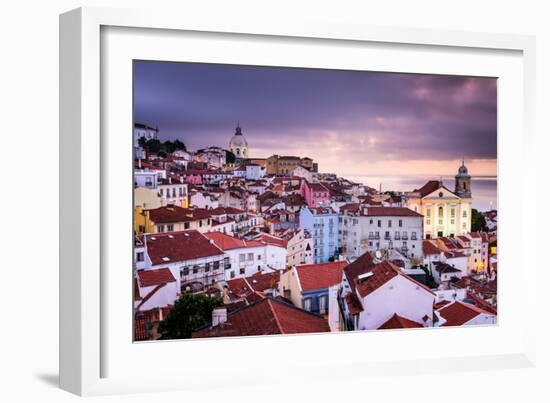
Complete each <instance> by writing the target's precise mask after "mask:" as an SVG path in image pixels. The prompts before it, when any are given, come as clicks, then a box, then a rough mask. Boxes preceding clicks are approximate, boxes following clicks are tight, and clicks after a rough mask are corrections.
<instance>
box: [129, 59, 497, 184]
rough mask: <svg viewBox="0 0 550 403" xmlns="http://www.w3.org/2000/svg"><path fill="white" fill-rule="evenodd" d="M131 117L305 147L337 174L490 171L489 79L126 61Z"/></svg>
mask: <svg viewBox="0 0 550 403" xmlns="http://www.w3.org/2000/svg"><path fill="white" fill-rule="evenodd" d="M134 74H135V76H134V83H135V107H134V111H135V120H136V121H137V122H140V123H145V124H149V125H152V126H158V127H159V129H160V137H161V139H162V140H164V139H175V138H179V139H181V140H182V141H183V142H185V144H186V145H187V146H188V148H190V149H196V148H201V147H205V146H208V145H217V146H221V147H227V143H228V141H229V139H230V138H231V136H232V134H233V132H234V127H235V125H236V122H237V121H240V124H241V126H242V128H243V133H244V134H245V136H246V138H247V141H248V144H249V148H250V151H249V154H250V155H251V156H257V157H267V156H269V155H271V154H275V153H276V154H291V155H301V156H306V155H307V156H309V157H312V158H314V159H316V160H317V161H318V162H319V167H320V170H321V171H323V172H337V173H339V174H341V175H357V174H362V173H367V172H368V174H371V175H397V174H405V173H406V174H422V175H424V174H430V175H449V174H454V173H455V172H456V168H457V164H458V163H459V161H460V160H461V159H462V158H463V157H464V158H465V159H466V163H467V165H468V167H469V169H470V173H471V174H472V175H496V156H497V146H496V140H497V129H496V128H497V121H496V116H497V97H496V92H497V89H496V79H493V78H474V77H459V76H436V75H416V74H397V73H377V72H354V71H335V70H320V69H292V68H273V67H251V66H230V65H212V64H192V63H166V62H135V70H134Z"/></svg>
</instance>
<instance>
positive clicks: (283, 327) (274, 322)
mask: <svg viewBox="0 0 550 403" xmlns="http://www.w3.org/2000/svg"><path fill="white" fill-rule="evenodd" d="M329 331H330V328H329V326H328V322H327V321H326V320H325V319H323V318H322V317H320V316H317V315H315V314H312V313H310V312H307V311H304V310H302V309H299V308H296V307H294V306H292V305H290V304H287V303H285V302H283V301H281V300H280V299H274V298H264V299H261V300H259V301H256V302H254V303H252V304H250V305H248V306H246V307H245V308H242V309H239V310H237V311H234V312H232V313H229V314H228V316H227V322H225V323H224V324H222V325H218V326H215V327H211V326H209V327H205V328H203V329H200V330H198V331H196V332H194V333H193V335H192V337H193V338H201V337H228V336H260V335H268V334H292V333H319V332H329Z"/></svg>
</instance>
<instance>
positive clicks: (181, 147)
mask: <svg viewBox="0 0 550 403" xmlns="http://www.w3.org/2000/svg"><path fill="white" fill-rule="evenodd" d="M174 149H175V150H183V151H187V147H185V144H184V143H183V142H182V141H180V140H179V139H176V140H174Z"/></svg>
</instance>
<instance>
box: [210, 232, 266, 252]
mask: <svg viewBox="0 0 550 403" xmlns="http://www.w3.org/2000/svg"><path fill="white" fill-rule="evenodd" d="M204 236H205V237H206V238H208V239H210V240H211V241H213V242H214V244H215V245H216V246H217V247H218V248H220V249H221V250H231V249H240V248H258V247H262V246H264V244H263V243H262V242H260V241H256V240H252V241H246V240H244V239H239V238H236V237H233V236H231V235H227V234H224V233H223V232H207V233H206V234H204Z"/></svg>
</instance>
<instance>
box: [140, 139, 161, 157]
mask: <svg viewBox="0 0 550 403" xmlns="http://www.w3.org/2000/svg"><path fill="white" fill-rule="evenodd" d="M144 148H145V150H146V151H147V152H150V153H155V154H156V153H158V152H159V151H161V148H162V143H161V142H160V140H157V139H150V140H147V141H146V142H145V147H144Z"/></svg>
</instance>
